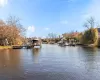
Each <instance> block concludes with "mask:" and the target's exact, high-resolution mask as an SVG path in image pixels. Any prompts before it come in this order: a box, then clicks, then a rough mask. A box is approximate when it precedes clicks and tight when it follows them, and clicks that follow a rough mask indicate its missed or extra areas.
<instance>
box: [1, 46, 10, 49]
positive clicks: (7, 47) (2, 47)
mask: <svg viewBox="0 0 100 80" xmlns="http://www.w3.org/2000/svg"><path fill="white" fill-rule="evenodd" d="M0 49H12V46H0Z"/></svg>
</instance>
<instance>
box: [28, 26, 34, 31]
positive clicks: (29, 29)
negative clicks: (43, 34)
mask: <svg viewBox="0 0 100 80" xmlns="http://www.w3.org/2000/svg"><path fill="white" fill-rule="evenodd" d="M27 31H28V32H35V27H34V26H29V27H28V28H27Z"/></svg>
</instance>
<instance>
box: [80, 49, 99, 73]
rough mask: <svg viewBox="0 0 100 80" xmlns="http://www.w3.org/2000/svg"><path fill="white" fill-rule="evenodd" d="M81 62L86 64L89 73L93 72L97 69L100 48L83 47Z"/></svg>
mask: <svg viewBox="0 0 100 80" xmlns="http://www.w3.org/2000/svg"><path fill="white" fill-rule="evenodd" d="M80 51H81V52H82V53H81V60H82V61H83V62H84V67H85V69H87V71H88V72H91V73H92V72H93V70H94V69H96V68H97V63H96V59H97V56H98V48H84V47H81V49H80Z"/></svg>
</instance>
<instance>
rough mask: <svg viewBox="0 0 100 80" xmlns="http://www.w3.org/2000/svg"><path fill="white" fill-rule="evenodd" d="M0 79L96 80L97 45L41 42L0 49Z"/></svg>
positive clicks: (98, 71) (99, 79)
mask: <svg viewBox="0 0 100 80" xmlns="http://www.w3.org/2000/svg"><path fill="white" fill-rule="evenodd" d="M0 80H100V49H98V48H82V47H60V46H58V45H49V44H43V45H42V48H41V49H39V48H35V49H14V50H13V49H7V50H0Z"/></svg>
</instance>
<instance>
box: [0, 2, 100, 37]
mask: <svg viewBox="0 0 100 80" xmlns="http://www.w3.org/2000/svg"><path fill="white" fill-rule="evenodd" d="M99 3H100V0H0V19H3V20H6V19H7V17H8V16H9V15H13V16H17V17H19V18H20V19H21V23H22V24H23V26H24V28H26V30H27V32H26V36H28V37H33V36H40V37H43V36H47V34H48V33H51V32H53V33H56V34H62V33H65V32H71V31H76V30H77V31H83V30H84V29H85V28H84V27H83V24H84V22H85V20H86V19H87V18H89V17H90V16H93V17H94V18H95V19H96V20H97V22H98V23H99V22H100V19H99V18H100V5H99Z"/></svg>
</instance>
